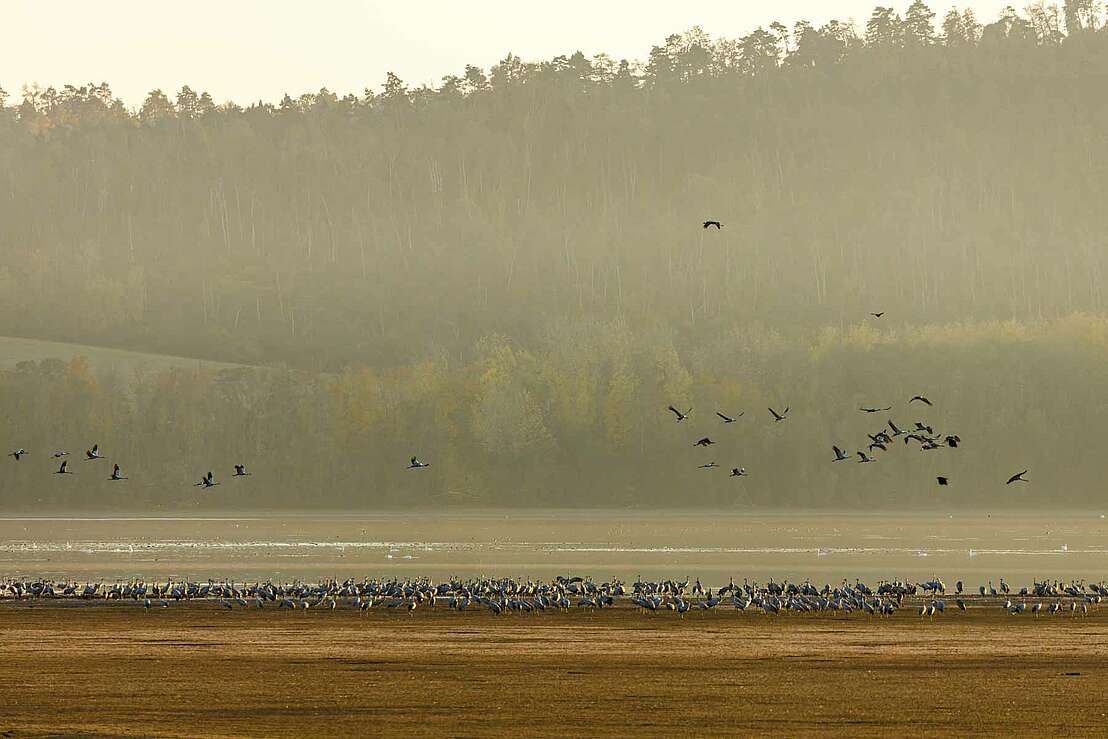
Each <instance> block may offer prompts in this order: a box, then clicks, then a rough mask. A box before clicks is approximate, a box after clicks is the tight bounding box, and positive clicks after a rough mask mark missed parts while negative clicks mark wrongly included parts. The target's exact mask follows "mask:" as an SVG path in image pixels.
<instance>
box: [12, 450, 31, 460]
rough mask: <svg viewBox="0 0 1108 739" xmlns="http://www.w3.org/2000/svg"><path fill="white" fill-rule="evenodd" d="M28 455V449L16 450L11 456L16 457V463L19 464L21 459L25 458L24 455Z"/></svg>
mask: <svg viewBox="0 0 1108 739" xmlns="http://www.w3.org/2000/svg"><path fill="white" fill-rule="evenodd" d="M26 453H27V450H26V449H16V450H15V451H14V452H12V453H11V456H13V457H15V461H16V462H18V461H19V460H20V459H22V458H23V455H24V454H26Z"/></svg>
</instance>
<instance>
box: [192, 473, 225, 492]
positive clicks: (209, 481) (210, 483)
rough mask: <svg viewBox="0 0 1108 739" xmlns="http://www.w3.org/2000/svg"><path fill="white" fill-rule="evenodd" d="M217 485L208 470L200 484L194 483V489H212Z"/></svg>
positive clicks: (213, 476)
mask: <svg viewBox="0 0 1108 739" xmlns="http://www.w3.org/2000/svg"><path fill="white" fill-rule="evenodd" d="M218 484H219V483H218V482H216V481H215V475H213V474H212V472H211V471H210V470H209V471H208V474H206V475H204V476H203V477H201V478H200V482H198V483H196V485H194V487H198V488H200V487H202V488H214V487H215V486H216V485H218Z"/></svg>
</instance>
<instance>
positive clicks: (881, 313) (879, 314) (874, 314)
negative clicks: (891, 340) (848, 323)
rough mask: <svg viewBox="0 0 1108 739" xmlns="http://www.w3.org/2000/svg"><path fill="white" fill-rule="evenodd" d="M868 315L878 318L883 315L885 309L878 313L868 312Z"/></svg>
mask: <svg viewBox="0 0 1108 739" xmlns="http://www.w3.org/2000/svg"><path fill="white" fill-rule="evenodd" d="M870 315H871V316H873V317H874V318H880V317H881V316H883V315H885V311H881V312H880V313H870Z"/></svg>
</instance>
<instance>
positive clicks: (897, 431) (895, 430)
mask: <svg viewBox="0 0 1108 739" xmlns="http://www.w3.org/2000/svg"><path fill="white" fill-rule="evenodd" d="M889 430H890V431H892V432H893V436H900V435H901V434H903V433H904V432H903V431H902V430H900V429H898V428H897V427H896V424H895V423H893V420H892V419H891V418H890V419H889Z"/></svg>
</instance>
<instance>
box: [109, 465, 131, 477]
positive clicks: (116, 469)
mask: <svg viewBox="0 0 1108 739" xmlns="http://www.w3.org/2000/svg"><path fill="white" fill-rule="evenodd" d="M108 479H109V480H126V479H127V478H126V477H124V476H123V475H121V474H120V472H119V465H118V464H117V465H115V467H113V468H112V476H111V477H109V478H108Z"/></svg>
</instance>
